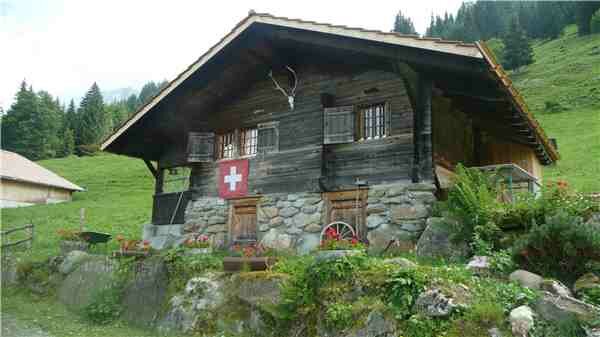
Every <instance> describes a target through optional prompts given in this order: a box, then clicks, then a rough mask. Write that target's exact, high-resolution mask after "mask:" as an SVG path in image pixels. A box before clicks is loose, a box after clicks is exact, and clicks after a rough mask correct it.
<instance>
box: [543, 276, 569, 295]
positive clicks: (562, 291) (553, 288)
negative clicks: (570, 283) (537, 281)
mask: <svg viewBox="0 0 600 337" xmlns="http://www.w3.org/2000/svg"><path fill="white" fill-rule="evenodd" d="M540 288H541V289H542V290H544V291H547V292H549V293H551V294H553V295H556V296H563V297H570V296H573V294H572V293H571V290H570V289H569V288H568V287H567V286H566V285H564V284H562V283H560V282H559V281H557V280H544V281H543V282H542V284H541V285H540Z"/></svg>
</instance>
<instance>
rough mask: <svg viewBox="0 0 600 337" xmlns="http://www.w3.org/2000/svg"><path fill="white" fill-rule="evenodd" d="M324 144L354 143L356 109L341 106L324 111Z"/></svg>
mask: <svg viewBox="0 0 600 337" xmlns="http://www.w3.org/2000/svg"><path fill="white" fill-rule="evenodd" d="M324 118H325V123H324V124H325V125H324V126H325V127H324V131H323V134H324V143H325V144H341V143H351V142H353V141H354V108H353V107H352V106H340V107H335V108H325V109H324Z"/></svg>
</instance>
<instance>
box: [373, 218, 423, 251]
mask: <svg viewBox="0 0 600 337" xmlns="http://www.w3.org/2000/svg"><path fill="white" fill-rule="evenodd" d="M367 240H368V241H369V251H371V252H374V253H379V252H381V251H383V250H384V249H385V248H387V247H388V245H389V244H390V241H393V240H395V241H396V242H397V243H400V242H406V243H407V244H404V245H402V246H407V247H409V246H410V247H412V246H413V245H414V244H413V242H414V241H415V235H414V234H413V233H410V232H408V231H405V230H403V229H402V227H401V226H399V225H393V224H388V223H384V224H381V225H379V227H377V228H375V229H373V230H370V231H369V232H368V233H367Z"/></svg>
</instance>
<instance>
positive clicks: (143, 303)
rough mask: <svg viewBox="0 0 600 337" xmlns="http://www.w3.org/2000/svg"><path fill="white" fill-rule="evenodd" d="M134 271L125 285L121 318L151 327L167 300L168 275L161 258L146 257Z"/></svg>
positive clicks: (134, 323)
mask: <svg viewBox="0 0 600 337" xmlns="http://www.w3.org/2000/svg"><path fill="white" fill-rule="evenodd" d="M135 270H136V272H135V275H134V277H133V279H132V280H131V281H129V282H128V283H127V285H126V286H125V291H124V293H123V301H122V304H123V309H124V310H123V314H122V318H123V319H125V320H126V321H128V322H129V323H131V324H133V325H137V326H142V327H148V328H149V327H152V326H153V325H154V324H155V323H156V320H157V319H158V317H159V315H160V314H161V313H162V310H163V308H164V306H165V304H166V303H167V301H168V298H167V290H168V289H167V288H168V284H169V277H168V273H167V267H166V265H165V264H164V262H163V261H162V260H159V259H155V258H153V259H147V260H144V261H142V262H140V263H139V265H138V266H136V269H135Z"/></svg>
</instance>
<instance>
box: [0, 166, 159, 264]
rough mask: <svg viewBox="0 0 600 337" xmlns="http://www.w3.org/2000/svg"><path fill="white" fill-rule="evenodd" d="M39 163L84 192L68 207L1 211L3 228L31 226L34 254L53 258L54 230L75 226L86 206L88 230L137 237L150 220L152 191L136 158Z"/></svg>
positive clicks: (151, 185)
mask: <svg viewBox="0 0 600 337" xmlns="http://www.w3.org/2000/svg"><path fill="white" fill-rule="evenodd" d="M39 163H40V164H41V165H42V166H44V167H46V168H48V169H50V170H52V171H54V172H56V173H58V174H59V175H61V176H63V177H65V178H67V179H68V180H70V181H72V182H74V183H76V184H78V185H79V186H82V187H84V188H86V191H85V192H79V193H75V195H74V197H73V201H72V202H68V203H62V204H54V205H39V206H31V207H25V208H17V209H4V210H2V228H12V227H15V226H19V225H22V224H25V223H30V222H33V223H34V224H35V225H36V233H35V234H36V241H35V249H34V255H36V256H47V255H50V254H56V253H57V252H58V237H57V236H56V231H57V230H58V229H59V228H70V229H77V228H79V210H80V209H81V208H85V214H86V226H85V228H86V229H88V230H95V231H100V232H106V233H111V234H119V233H121V234H123V235H125V236H128V237H139V236H140V235H141V227H140V225H141V224H144V223H148V222H149V221H150V215H151V208H152V194H153V188H154V187H153V181H152V177H151V175H150V172H149V171H148V169H147V168H146V166H145V165H144V163H143V162H142V161H141V160H135V159H131V158H127V157H123V156H116V155H109V154H106V155H100V156H95V157H81V158H79V157H75V156H72V157H68V158H64V159H51V160H44V161H41V162H39ZM11 241H12V240H11ZM113 245H115V243H114V242H113ZM100 248H103V247H100ZM109 248H110V247H109Z"/></svg>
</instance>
